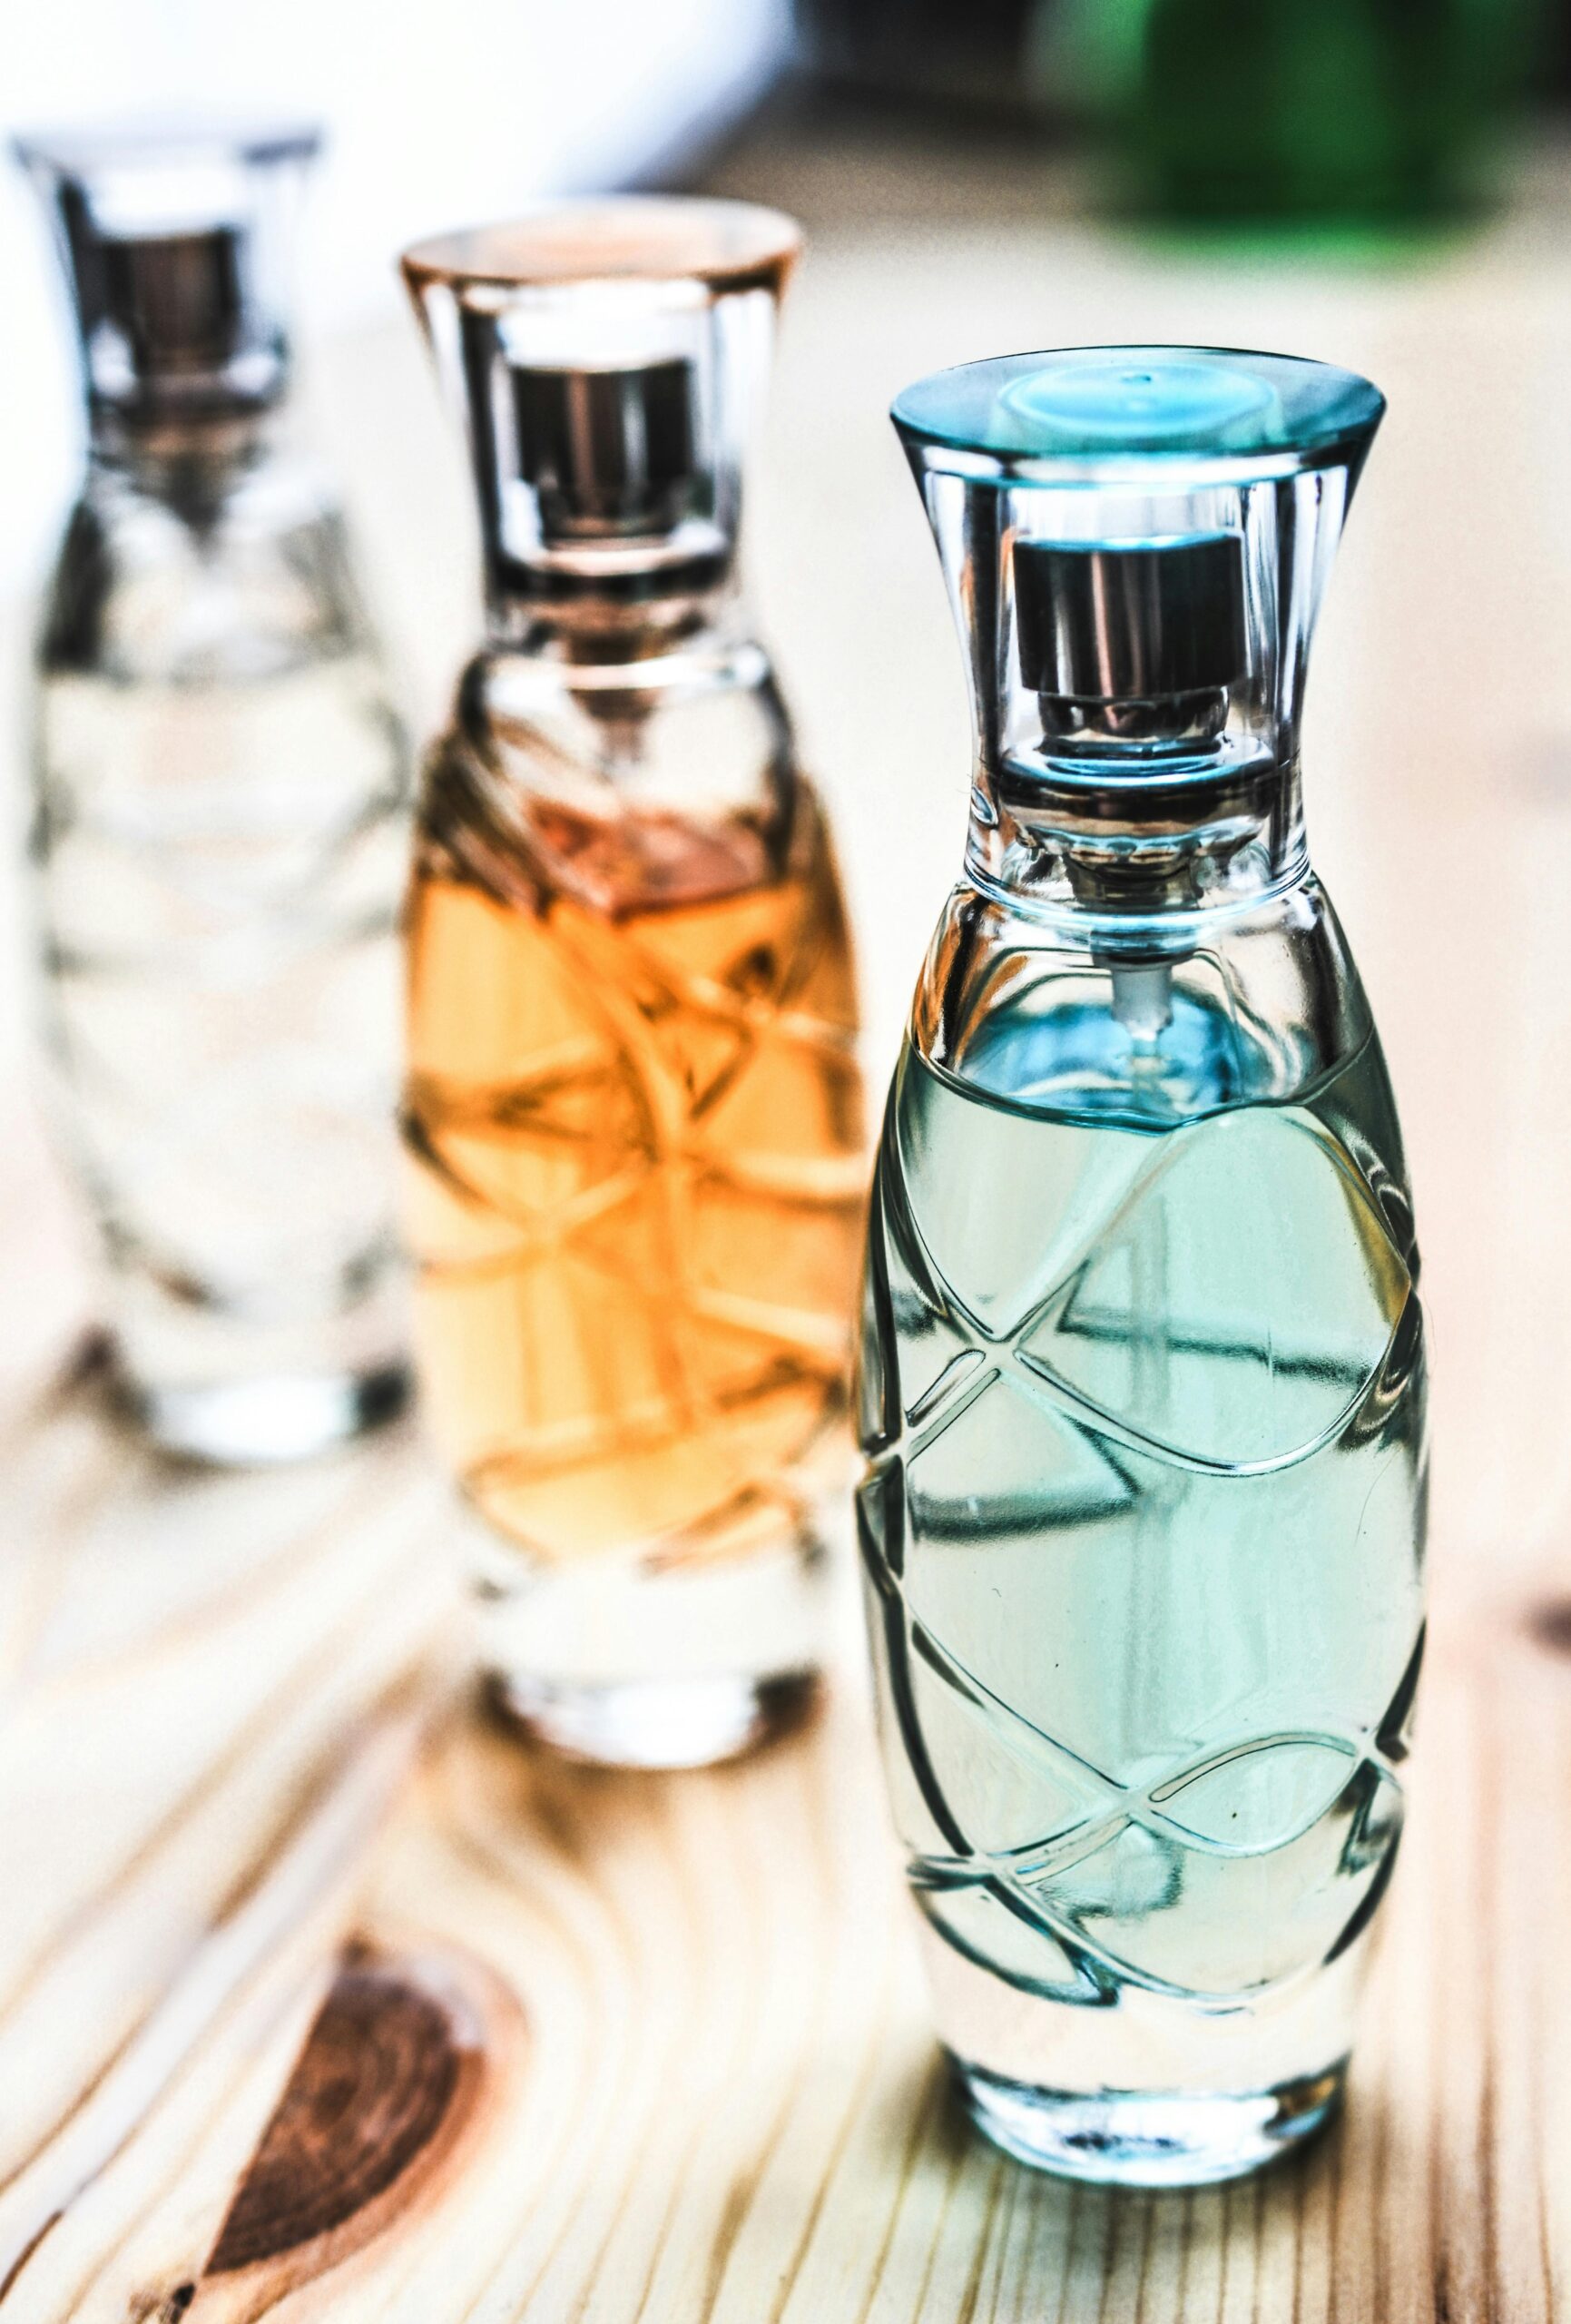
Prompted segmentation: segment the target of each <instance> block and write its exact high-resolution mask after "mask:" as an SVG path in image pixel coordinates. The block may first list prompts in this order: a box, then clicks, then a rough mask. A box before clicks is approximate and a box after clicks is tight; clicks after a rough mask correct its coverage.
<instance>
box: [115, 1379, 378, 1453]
mask: <svg viewBox="0 0 1571 2324" xmlns="http://www.w3.org/2000/svg"><path fill="white" fill-rule="evenodd" d="M409 1395H410V1377H409V1373H408V1370H407V1366H406V1365H404V1364H398V1363H390V1364H380V1365H377V1366H375V1367H373V1368H371V1369H369V1370H368V1371H364V1372H343V1373H316V1374H309V1373H308V1374H279V1375H276V1376H271V1377H265V1378H261V1379H248V1380H224V1381H215V1382H206V1383H203V1384H201V1386H191V1387H159V1388H153V1387H149V1386H147V1385H145V1384H142V1383H141V1382H138V1381H134V1380H132V1379H129V1378H126V1377H125V1376H124V1375H122V1376H121V1380H120V1382H119V1384H118V1388H117V1400H118V1401H119V1402H120V1403H121V1404H122V1405H123V1408H124V1409H125V1410H127V1411H128V1412H129V1413H131V1414H132V1416H133V1419H134V1420H136V1421H137V1422H138V1423H140V1425H141V1426H142V1428H143V1429H145V1431H146V1432H147V1433H148V1435H149V1436H151V1437H152V1440H153V1442H154V1443H156V1444H157V1445H159V1446H160V1447H161V1448H162V1450H163V1451H164V1452H172V1453H175V1454H177V1455H178V1456H179V1457H180V1458H181V1459H182V1460H187V1461H201V1462H209V1463H211V1465H212V1466H214V1467H219V1468H270V1467H274V1466H280V1465H282V1464H284V1463H286V1462H293V1461H309V1460H311V1459H312V1458H313V1457H314V1456H315V1455H316V1454H318V1453H320V1452H329V1451H331V1450H332V1448H333V1447H334V1446H335V1445H339V1444H344V1443H349V1441H350V1440H351V1439H352V1438H354V1437H357V1436H363V1435H365V1434H366V1433H368V1431H369V1430H371V1429H374V1428H380V1427H381V1426H382V1425H383V1424H384V1423H386V1422H388V1421H390V1420H393V1419H395V1418H396V1417H397V1415H398V1413H401V1412H402V1411H403V1410H404V1409H405V1407H406V1405H407V1403H408V1401H409Z"/></svg>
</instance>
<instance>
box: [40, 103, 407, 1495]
mask: <svg viewBox="0 0 1571 2324" xmlns="http://www.w3.org/2000/svg"><path fill="white" fill-rule="evenodd" d="M316 143H317V140H316V137H315V134H314V133H311V132H309V131H297V130H279V131H277V132H259V133H254V134H248V135H244V136H241V135H231V134H229V133H222V132H220V131H218V130H216V129H210V128H203V127H201V126H194V127H191V128H190V129H186V130H173V129H168V130H165V129H159V130H152V129H147V130H141V131H138V130H128V131H123V132H113V131H90V132H83V133H80V134H75V135H71V136H63V137H58V138H47V139H44V138H28V139H24V140H23V141H21V143H19V145H18V148H17V152H18V155H19V158H20V159H21V161H22V162H24V163H25V167H26V168H27V170H28V172H29V173H30V174H31V176H32V179H33V182H34V185H35V187H36V188H37V190H38V192H39V193H40V195H41V196H42V197H43V200H44V204H45V207H46V209H47V210H48V212H49V213H50V215H51V217H52V219H53V222H54V227H55V230H56V237H57V241H58V246H59V251H60V255H61V258H62V261H63V262H64V270H65V274H66V278H67V281H68V283H69V286H70V290H71V292H72V296H73V300H74V308H75V316H76V321H77V325H78V329H79V332H80V339H81V353H82V371H83V384H84V388H85V393H86V402H87V420H88V450H87V470H86V476H85V478H84V481H83V487H82V492H81V497H80V498H79V499H78V501H77V503H76V506H75V507H74V510H73V512H72V515H71V517H70V520H69V522H68V524H67V527H66V530H65V535H64V541H63V544H62V547H61V549H60V552H59V556H58V559H57V562H56V566H55V570H54V578H53V582H52V584H51V586H50V588H49V590H48V594H47V598H46V603H45V607H44V621H43V627H42V633H41V636H40V641H39V645H38V651H37V678H36V739H35V770H36V807H35V816H34V840H33V851H32V852H33V863H34V875H35V878H34V897H35V908H36V914H37V922H38V931H39V939H40V946H41V951H42V957H43V964H44V979H43V1000H44V1016H45V1028H46V1032H47V1037H48V1043H49V1050H50V1055H51V1059H52V1062H53V1067H54V1073H53V1077H52V1078H53V1082H54V1094H55V1098H56V1111H57V1114H58V1118H59V1120H60V1123H61V1126H62V1129H63V1132H64V1141H65V1144H66V1147H67V1150H68V1152H69V1154H70V1155H71V1157H73V1158H74V1162H75V1165H76V1167H77V1170H78V1173H79V1175H80V1177H81V1179H82V1182H83V1187H84V1189H85V1192H86V1196H87V1199H88V1201H89V1203H90V1205H91V1206H92V1208H93V1212H94V1214H95V1215H96V1219H97V1224H98V1227H99V1229H100V1239H101V1243H102V1247H103V1257H104V1260H105V1262H106V1264H105V1267H104V1296H105V1298H106V1301H107V1312H108V1321H109V1323H110V1325H111V1327H112V1331H113V1344H114V1350H115V1357H116V1364H117V1370H118V1376H119V1381H120V1384H121V1386H122V1388H123V1392H124V1395H125V1397H126V1398H127V1399H128V1400H129V1402H130V1403H131V1404H132V1405H133V1408H134V1409H135V1410H136V1411H137V1412H138V1413H140V1415H141V1417H142V1420H143V1421H144V1423H145V1424H146V1426H147V1427H148V1429H149V1430H150V1431H151V1433H152V1435H153V1437H154V1438H155V1439H156V1440H157V1441H159V1442H160V1443H162V1444H163V1445H165V1446H167V1447H169V1448H170V1449H171V1450H173V1451H176V1452H181V1453H184V1454H188V1455H191V1456H194V1457H198V1458H203V1459H208V1460H213V1461H234V1462H250V1461H277V1460H289V1459H293V1458H296V1457H299V1456H302V1455H305V1454H308V1453H310V1452H316V1451H318V1450H319V1449H320V1448H321V1447H323V1446H325V1445H327V1444H329V1443H332V1442H334V1441H335V1440H337V1439H339V1438H342V1437H346V1436H349V1435H350V1434H352V1433H355V1432H356V1431H358V1429H360V1428H361V1427H363V1426H366V1425H368V1424H369V1423H372V1422H375V1421H377V1420H379V1419H381V1418H384V1417H385V1416H386V1415H388V1413H391V1412H393V1411H395V1410H396V1409H397V1408H398V1405H399V1403H401V1402H402V1400H403V1397H404V1394H405V1386H406V1377H407V1372H406V1358H405V1352H404V1349H405V1338H406V1329H405V1323H404V1318H403V1315H402V1303H401V1300H400V1297H399V1294H398V1275H397V1244H396V1237H395V1233H394V1226H393V1221H394V1216H395V1203H394V1194H395V1185H396V1173H395V1157H396V1153H397V1145H396V1139H395V1137H394V1131H393V1111H394V1100H395V1097H396V1090H397V1045H398V939H397V915H398V904H399V900H400V897H401V893H402V888H403V883H404V879H405V876H406V871H407V830H408V804H409V793H410V788H411V785H410V780H409V768H408V759H407V746H406V742H405V737H404V734H403V731H402V728H401V726H400V724H399V721H398V716H397V715H396V714H395V712H394V710H393V708H392V706H391V704H390V702H389V698H388V688H387V684H386V681H385V678H384V675H383V672H382V668H381V665H380V662H379V659H378V652H377V648H376V645H375V642H374V640H373V637H372V634H371V631H370V628H369V626H368V622H367V618H366V615H365V613H364V611H363V609H362V606H361V603H360V599H359V596H358V591H357V589H356V586H355V583H354V580H353V578H352V576H351V573H350V570H349V563H348V560H347V556H346V550H345V543H344V535H343V528H342V525H341V522H340V519H339V516H338V514H337V512H336V510H335V508H334V507H333V505H332V503H331V502H330V500H329V499H328V498H327V497H325V496H324V493H323V491H322V489H321V487H320V486H319V482H318V481H317V479H316V478H315V477H314V476H313V475H312V473H311V472H310V470H309V468H307V467H306V466H304V465H303V464H302V463H301V461H300V459H299V457H298V456H297V455H296V454H295V453H294V452H293V451H292V450H291V449H290V445H289V441H288V436H287V428H286V412H285V409H284V407H285V402H286V395H287V389H288V386H289V375H290V364H289V350H288V341H287V338H286V328H285V325H286V316H285V299H284V280H283V278H284V273H285V261H286V258H287V243H288V239H289V238H288V226H289V222H290V212H291V211H292V208H293V204H294V200H295V196H296V192H297V190H298V183H299V179H300V178H301V176H302V174H303V172H304V168H305V165H306V163H307V162H308V161H309V158H310V156H311V154H312V153H314V152H315V150H316Z"/></svg>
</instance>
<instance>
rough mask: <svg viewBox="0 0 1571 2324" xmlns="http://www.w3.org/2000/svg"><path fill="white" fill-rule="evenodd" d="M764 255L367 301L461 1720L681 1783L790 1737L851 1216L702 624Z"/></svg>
mask: <svg viewBox="0 0 1571 2324" xmlns="http://www.w3.org/2000/svg"><path fill="white" fill-rule="evenodd" d="M798 239H799V238H798V233H797V230H796V228H795V227H794V225H793V224H792V223H791V222H790V220H788V219H784V218H781V217H780V216H778V215H776V214H775V213H774V212H769V211H763V210H758V209H754V208H752V207H751V206H749V205H746V204H741V203H715V202H683V201H680V200H662V201H654V200H639V199H632V198H629V199H622V200H613V201H608V202H595V203H590V204H582V203H569V204H566V205H563V206H558V207H552V208H548V209H545V210H543V211H541V212H537V213H535V215H533V216H531V217H528V218H526V219H525V220H523V221H522V222H519V223H517V224H515V225H512V226H507V227H497V228H495V229H492V230H489V231H480V232H476V233H473V234H465V235H457V236H453V237H451V238H448V239H446V240H442V241H434V242H428V243H426V244H423V245H421V246H420V247H419V248H417V250H415V251H411V252H410V253H409V254H408V256H407V258H406V260H405V270H406V272H407V277H408V281H409V283H410V287H411V290H412V291H413V294H414V296H415V299H416V301H417V307H418V309H419V310H420V312H421V314H422V316H423V318H424V320H425V322H426V325H427V330H428V331H429V333H430V336H431V339H432V340H433V342H434V345H435V347H436V350H437V354H438V357H439V359H440V360H441V364H442V368H443V369H444V370H445V372H446V374H447V379H448V380H449V382H450V384H451V386H452V389H453V391H454V396H455V399H456V400H457V402H458V404H459V405H460V406H461V408H462V410H463V413H464V417H465V419H466V426H467V431H468V440H469V446H470V450H471V454H472V458H473V466H474V475H475V482H476V491H477V494H478V500H479V513H480V529H481V537H482V545H483V552H484V563H485V580H486V611H487V631H486V642H485V644H484V645H483V646H482V647H481V650H480V651H479V653H478V654H477V655H476V658H475V659H474V660H473V661H472V662H471V663H470V665H469V666H468V667H467V669H466V671H465V672H464V674H463V675H462V677H461V678H460V680H459V683H458V688H457V700H456V702H455V705H454V711H453V715H452V721H451V724H450V725H449V726H448V729H447V733H446V734H444V735H443V736H442V737H441V738H440V740H439V741H438V742H437V744H436V746H435V748H434V750H433V752H432V753H431V756H430V759H429V762H428V764H427V772H426V780H425V788H424V793H423V797H422V802H421V807H420V814H419V826H418V838H417V860H416V869H415V875H414V883H413V889H412V892H411V897H410V903H409V912H408V931H409V1077H410V1078H409V1083H408V1088H407V1103H406V1116H405V1136H406V1140H407V1148H408V1154H409V1159H410V1172H409V1178H410V1210H409V1217H410V1222H411V1232H412V1238H413V1243H414V1246H415V1250H416V1253H417V1260H418V1267H419V1275H418V1299H417V1339H418V1348H419V1354H420V1358H421V1374H422V1384H423V1392H424V1394H425V1398H426V1403H427V1413H428V1415H429V1418H430V1421H431V1423H432V1425H433V1428H434V1430H435V1433H436V1434H437V1439H438V1441H439V1443H441V1445H442V1447H443V1448H444V1451H445V1452H446V1455H447V1459H448V1460H449V1462H450V1463H451V1465H452V1467H453V1469H454V1471H455V1472H456V1473H457V1477H458V1479H459V1480H460V1482H461V1485H462V1489H463V1492H464V1494H465V1496H466V1500H467V1502H468V1503H469V1505H470V1507H471V1509H472V1510H473V1511H474V1512H476V1514H477V1516H478V1518H479V1519H480V1520H481V1523H480V1525H479V1526H478V1527H476V1561H477V1565H478V1571H479V1581H480V1592H481V1599H482V1603H483V1605H484V1607H485V1609H486V1626H485V1641H484V1654H485V1659H486V1666H487V1668H488V1669H489V1672H490V1674H491V1679H492V1683H493V1690H494V1693H495V1696H496V1699H497V1700H498V1701H499V1702H500V1703H501V1704H502V1705H503V1706H504V1707H505V1708H506V1710H507V1712H508V1713H509V1714H510V1715H511V1716H512V1717H513V1718H515V1720H517V1721H519V1722H521V1723H522V1724H523V1725H524V1726H525V1728H528V1729H529V1730H531V1731H532V1732H534V1733H535V1734H537V1735H539V1736H542V1737H544V1738H546V1739H548V1740H550V1741H552V1742H554V1743H555V1744H557V1745H559V1746H561V1747H563V1748H566V1749H569V1750H571V1751H574V1752H576V1753H578V1754H579V1755H581V1756H584V1757H587V1758H595V1759H600V1760H604V1761H609V1762H619V1763H626V1764H636V1765H644V1766H655V1765H688V1764H694V1763H698V1762H701V1761H707V1760H711V1759H714V1758H721V1757H723V1756H725V1755H727V1754H729V1753H731V1752H732V1751H735V1750H738V1749H741V1748H745V1747H746V1746H748V1745H749V1744H751V1742H753V1741H754V1740H756V1739H758V1738H760V1737H761V1735H763V1734H764V1733H766V1732H767V1731H769V1730H770V1729H771V1728H773V1727H774V1726H776V1725H778V1724H779V1723H780V1722H781V1720H783V1719H784V1718H787V1717H789V1716H794V1715H795V1713H796V1712H797V1710H798V1709H799V1708H800V1706H801V1704H802V1703H803V1701H804V1700H805V1699H806V1698H807V1697H808V1695H809V1694H810V1690H811V1688H812V1686H813V1683H814V1670H815V1666H816V1662H817V1659H818V1652H819V1621H820V1588H821V1573H820V1567H821V1562H822V1560H821V1549H820V1526H819V1518H818V1507H819V1502H820V1495H821V1494H822V1492H824V1490H825V1488H826V1486H827V1484H828V1483H829V1482H830V1481H834V1482H840V1481H842V1480H843V1472H844V1462H845V1460H846V1457H847V1449H848V1448H847V1447H846V1445H845V1443H844V1438H843V1414H844V1403H845V1385H844V1383H845V1373H846V1368H847V1357H848V1354H849V1322H850V1316H851V1314H852V1312H853V1309H854V1305H855V1291H856V1271H857V1262H858V1256H859V1232H860V1208H861V1200H862V1189H863V1187H864V1185H865V1158H864V1137H863V1125H862V1117H861V1097H860V1085H859V1077H858V1069H857V1064H856V1056H855V1044H854V1037H855V1031H856V1006H855V995H854V989H853V983H852V969H851V960H850V954H849V944H848V940H847V931H846V921H845V914H844V911H843V907H842V903H841V899H840V884H839V881H838V878H837V875H836V871H835V863H834V857H833V853H832V852H831V848H830V836H829V832H828V830H827V827H826V824H825V821H824V815H823V811H822V809H821V807H820V803H819V802H818V800H817V798H816V797H815V795H814V793H813V791H812V789H811V787H810V784H809V783H808V781H807V780H806V778H805V776H804V775H803V774H802V773H801V770H800V767H799V765H798V763H797V760H796V754H795V750H794V746H793V743H792V737H791V730H790V723H789V721H788V718H787V716H786V713H785V711H784V709H783V707H782V705H781V699H780V695H779V694H778V693H777V691H776V687H775V683H774V679H773V675H772V674H771V667H770V664H769V660H768V657H767V655H765V653H764V651H763V649H762V647H761V645H759V644H758V642H757V640H756V639H755V638H754V636H753V635H752V633H751V627H750V625H749V623H748V619H747V615H746V611H745V608H744V606H743V605H742V603H741V598H740V597H739V596H738V593H737V584H736V559H737V527H738V518H739V515H740V501H741V474H742V459H743V453H744V450H745V448H746V443H747V438H748V436H749V433H750V424H751V419H752V416H753V410H754V406H755V404H756V402H757V399H758V394H759V390H760V387H761V371H762V368H763V365H764V363H765V359H766V357H767V352H768V347H769V341H770V338H771V331H772V326H773V320H774V311H775V305H776V301H777V298H778V295H779V292H780V290H781V285H782V282H783V281H784V278H785V276H786V274H787V271H788V270H789V268H790V264H791V261H793V259H794V257H795V255H796V251H797V248H798Z"/></svg>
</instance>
